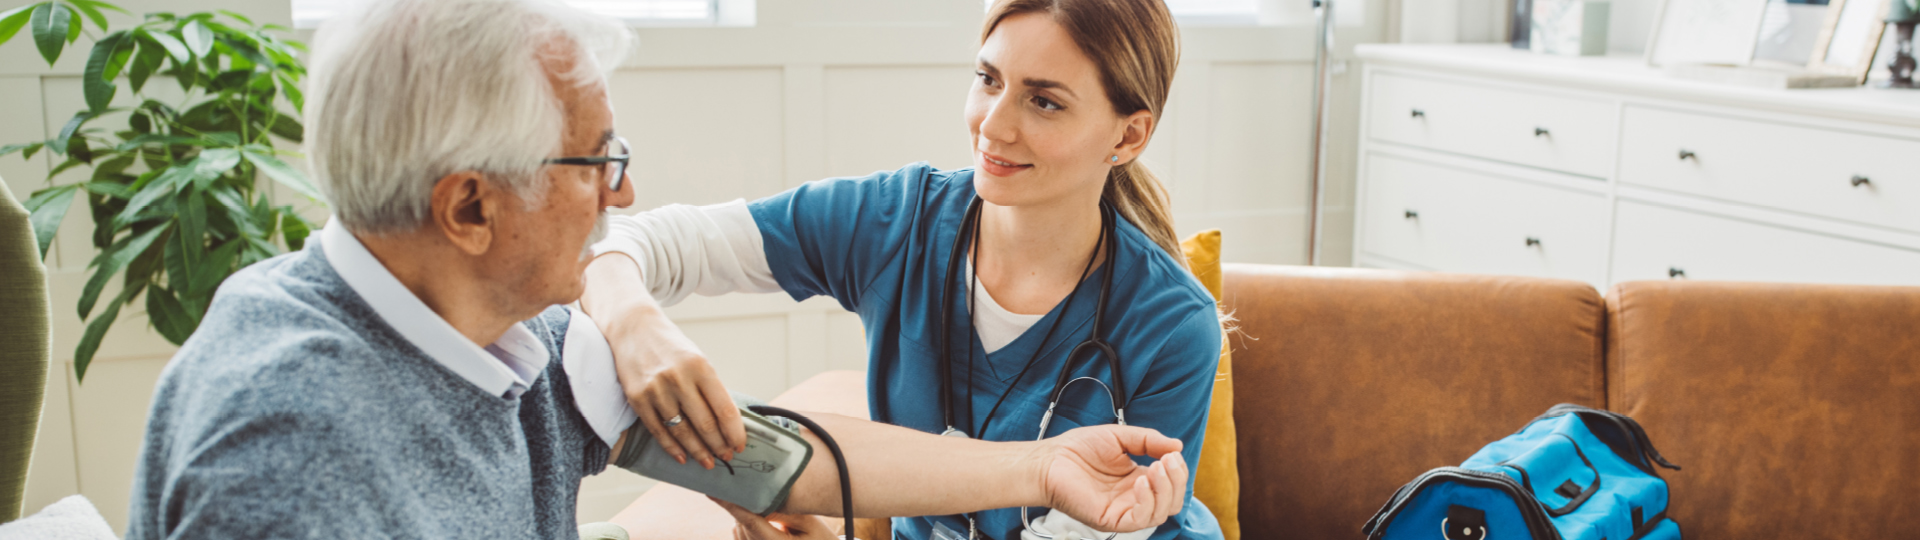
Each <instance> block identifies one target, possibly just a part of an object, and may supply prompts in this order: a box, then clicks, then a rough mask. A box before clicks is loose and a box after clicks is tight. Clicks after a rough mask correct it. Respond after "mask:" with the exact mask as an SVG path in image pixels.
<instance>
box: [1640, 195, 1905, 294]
mask: <svg viewBox="0 0 1920 540" xmlns="http://www.w3.org/2000/svg"><path fill="white" fill-rule="evenodd" d="M1615 230H1616V236H1615V247H1614V253H1613V281H1614V282H1616V283H1618V282H1623V281H1636V280H1648V279H1670V278H1672V279H1678V278H1686V279H1711V280H1724V281H1776V282H1797V283H1845V284H1859V285H1920V251H1909V250H1904V249H1899V248H1892V247H1885V246H1881V245H1876V244H1868V243H1864V242H1858V241H1853V240H1845V239H1840V238H1835V237H1830V236H1825V235H1820V234H1814V233H1808V232H1801V231H1797V230H1791V229H1782V228H1777V227H1772V226H1767V225H1761V224H1756V223H1752V222H1748V221H1742V220H1736V219H1731V218H1723V217H1719V216H1714V215H1709V214H1700V213H1695V212H1692V211H1683V210H1674V209H1671V208H1667V207H1664V206H1656V205H1650V204H1642V203H1638V202H1633V201H1621V202H1620V212H1619V214H1618V215H1617V216H1616V218H1615Z"/></svg>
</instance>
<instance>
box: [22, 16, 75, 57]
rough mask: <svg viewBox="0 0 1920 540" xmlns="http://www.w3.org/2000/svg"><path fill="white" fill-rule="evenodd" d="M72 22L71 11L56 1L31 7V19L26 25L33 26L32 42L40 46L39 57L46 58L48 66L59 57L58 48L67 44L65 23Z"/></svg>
mask: <svg viewBox="0 0 1920 540" xmlns="http://www.w3.org/2000/svg"><path fill="white" fill-rule="evenodd" d="M72 22H73V13H71V12H69V11H67V6H63V5H60V4H59V3H57V2H47V3H44V4H40V6H39V7H36V8H33V19H32V20H31V21H29V24H28V25H29V26H31V27H32V28H33V44H34V45H35V46H37V47H39V48H40V57H41V58H45V59H47V65H48V66H52V65H53V61H54V60H59V59H60V50H61V49H62V48H65V47H66V46H67V41H66V37H67V25H68V24H70V23H72Z"/></svg>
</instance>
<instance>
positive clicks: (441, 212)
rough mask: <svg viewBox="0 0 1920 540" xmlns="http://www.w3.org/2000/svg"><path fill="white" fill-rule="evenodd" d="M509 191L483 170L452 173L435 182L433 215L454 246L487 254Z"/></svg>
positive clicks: (465, 250) (440, 229)
mask: <svg viewBox="0 0 1920 540" xmlns="http://www.w3.org/2000/svg"><path fill="white" fill-rule="evenodd" d="M505 195H506V193H504V192H502V191H500V190H499V189H498V188H496V187H495V186H494V185H493V183H492V182H488V181H487V178H486V177H485V176H481V175H480V173H479V172H476V171H460V172H456V173H453V174H449V175H446V176H443V177H440V181H438V182H434V184H433V206H432V208H431V210H430V211H431V212H432V215H431V216H430V217H431V218H432V221H433V225H434V227H435V228H437V229H439V231H440V234H442V235H444V236H446V238H447V241H448V242H450V243H452V244H453V247H454V249H458V250H460V251H461V252H462V253H466V254H468V255H476V256H477V255H481V254H485V253H486V252H487V250H488V249H489V248H491V247H492V246H493V226H494V224H495V220H497V219H499V215H498V211H499V208H500V205H501V204H502V203H503V201H502V197H503V196H505Z"/></svg>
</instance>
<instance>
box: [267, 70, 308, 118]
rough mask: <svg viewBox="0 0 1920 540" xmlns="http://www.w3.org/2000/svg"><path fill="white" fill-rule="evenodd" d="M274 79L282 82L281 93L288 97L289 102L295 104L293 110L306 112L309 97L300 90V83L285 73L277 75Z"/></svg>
mask: <svg viewBox="0 0 1920 540" xmlns="http://www.w3.org/2000/svg"><path fill="white" fill-rule="evenodd" d="M274 77H275V78H277V79H279V80H280V91H281V92H282V93H285V94H286V95H287V102H288V103H292V104H293V110H295V111H302V112H305V111H306V110H307V95H306V94H305V93H303V92H302V91H301V90H300V83H298V82H295V81H294V80H293V76H291V75H286V74H285V72H281V73H275V74H274Z"/></svg>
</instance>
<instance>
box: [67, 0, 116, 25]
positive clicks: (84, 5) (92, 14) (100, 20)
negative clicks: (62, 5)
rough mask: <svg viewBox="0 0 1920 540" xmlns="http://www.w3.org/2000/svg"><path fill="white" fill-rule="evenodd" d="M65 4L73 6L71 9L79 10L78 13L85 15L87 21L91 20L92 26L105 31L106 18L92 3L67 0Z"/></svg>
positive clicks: (80, 0) (83, 0) (84, 0)
mask: <svg viewBox="0 0 1920 540" xmlns="http://www.w3.org/2000/svg"><path fill="white" fill-rule="evenodd" d="M67 3H68V4H73V7H75V8H77V9H79V10H80V13H83V14H86V16H87V18H88V19H92V20H93V25H94V26H98V27H100V31H102V32H105V31H107V17H106V16H105V15H101V14H100V8H99V7H98V6H96V5H94V3H93V2H88V1H87V0H67ZM75 26H78V25H75Z"/></svg>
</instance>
